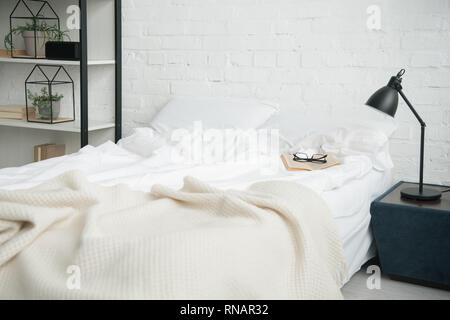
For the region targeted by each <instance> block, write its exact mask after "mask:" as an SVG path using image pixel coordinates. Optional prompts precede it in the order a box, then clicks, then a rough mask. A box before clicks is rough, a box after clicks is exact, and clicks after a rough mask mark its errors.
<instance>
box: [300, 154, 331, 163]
mask: <svg viewBox="0 0 450 320" xmlns="http://www.w3.org/2000/svg"><path fill="white" fill-rule="evenodd" d="M293 156H294V158H293V159H292V160H294V161H297V162H313V163H327V155H326V154H323V153H316V154H313V155H312V156H311V157H309V156H308V155H307V154H306V153H303V152H297V153H295V154H293Z"/></svg>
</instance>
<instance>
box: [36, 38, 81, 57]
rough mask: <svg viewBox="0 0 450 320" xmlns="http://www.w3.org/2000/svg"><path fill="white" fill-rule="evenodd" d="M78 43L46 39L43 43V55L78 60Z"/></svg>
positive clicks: (79, 55)
mask: <svg viewBox="0 0 450 320" xmlns="http://www.w3.org/2000/svg"><path fill="white" fill-rule="evenodd" d="M80 52H81V51H80V43H79V42H69V41H65V42H62V41H48V42H47V43H46V44H45V56H46V58H47V59H52V60H75V61H78V60H80V57H81V54H80Z"/></svg>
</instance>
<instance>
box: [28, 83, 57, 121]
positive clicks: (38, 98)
mask: <svg viewBox="0 0 450 320" xmlns="http://www.w3.org/2000/svg"><path fill="white" fill-rule="evenodd" d="M27 94H28V99H30V100H31V101H32V105H33V107H34V108H35V110H36V116H37V117H38V118H39V119H43V120H50V119H52V120H56V119H57V118H58V117H59V112H60V110H61V99H62V98H64V96H63V95H62V94H56V95H51V96H50V94H49V93H48V90H47V88H46V87H43V88H42V89H41V92H40V93H39V94H37V93H36V94H34V93H32V92H31V90H29V89H28V91H27Z"/></svg>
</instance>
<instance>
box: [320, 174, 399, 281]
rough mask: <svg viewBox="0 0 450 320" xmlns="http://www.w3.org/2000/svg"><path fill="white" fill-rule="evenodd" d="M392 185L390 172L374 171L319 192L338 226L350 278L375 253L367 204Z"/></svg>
mask: <svg viewBox="0 0 450 320" xmlns="http://www.w3.org/2000/svg"><path fill="white" fill-rule="evenodd" d="M391 185H392V177H391V172H390V171H384V172H380V171H375V170H373V171H371V172H370V173H369V174H367V175H366V176H364V177H363V178H362V179H357V180H354V181H351V182H349V183H348V184H346V185H345V186H342V187H341V188H338V189H335V190H331V191H329V192H326V193H324V194H323V195H322V197H323V199H324V200H325V202H327V204H328V206H329V208H330V210H331V211H332V214H333V217H334V218H335V221H336V224H337V226H338V229H339V234H340V236H341V239H342V244H343V247H344V254H345V260H346V262H347V266H348V270H349V276H350V277H351V276H352V275H353V274H355V273H356V272H358V271H359V270H360V269H361V266H362V265H363V264H364V263H366V262H367V261H368V260H370V259H371V258H373V257H374V256H375V246H374V242H373V237H372V232H371V229H370V204H371V202H372V201H373V200H374V199H375V198H377V197H378V196H379V195H380V194H382V193H383V192H384V191H385V190H387V189H388V188H389V187H390V186H391Z"/></svg>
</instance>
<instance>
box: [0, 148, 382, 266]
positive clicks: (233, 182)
mask: <svg viewBox="0 0 450 320" xmlns="http://www.w3.org/2000/svg"><path fill="white" fill-rule="evenodd" d="M169 154H170V147H169V146H163V147H161V148H159V150H158V152H157V153H156V154H154V155H153V156H151V157H142V156H139V155H137V154H135V153H132V152H129V151H127V150H125V149H124V148H121V147H119V146H117V145H115V144H113V143H111V142H107V143H105V144H103V145H101V146H99V147H97V148H94V147H91V146H88V147H85V148H83V149H82V150H81V151H80V152H78V153H76V154H72V155H68V156H64V157H60V158H55V159H50V160H47V161H42V162H39V163H33V164H30V165H27V166H23V167H18V168H7V169H2V170H0V189H8V190H17V189H26V188H30V187H33V186H36V185H38V184H40V183H42V182H44V181H46V180H48V179H50V178H53V177H56V176H58V175H60V174H62V173H64V172H67V171H71V170H81V171H82V172H84V173H86V174H87V176H88V179H89V181H90V182H96V183H99V184H101V185H116V184H119V183H124V184H127V185H128V186H130V187H131V188H133V189H135V190H142V191H149V190H150V188H151V187H152V186H153V185H154V184H164V185H167V186H169V187H171V188H180V187H181V186H182V183H183V178H184V177H185V176H187V175H189V176H192V177H194V178H197V179H199V180H201V181H203V182H206V183H208V184H211V185H213V186H215V187H219V188H233V189H239V190H242V189H244V188H246V187H248V186H249V185H251V184H252V183H254V182H258V181H267V180H274V179H276V180H283V181H293V182H296V183H300V184H303V185H305V186H308V187H310V188H312V189H313V190H315V191H316V192H317V193H318V194H319V195H321V196H322V197H323V199H324V200H325V201H326V202H327V203H328V205H329V207H330V209H331V211H332V213H333V216H334V218H335V219H336V222H337V224H338V228H339V232H340V234H341V237H342V239H343V243H344V251H345V257H346V261H347V264H348V267H349V271H350V274H353V273H354V272H356V271H358V270H359V268H360V267H361V265H362V264H363V263H365V262H366V261H367V260H368V259H369V258H370V257H372V256H373V253H372V252H371V251H370V250H369V248H370V246H371V243H372V236H371V234H370V230H369V222H370V214H369V206H370V202H371V201H372V200H373V199H374V198H375V197H376V196H378V195H379V194H381V193H382V192H383V191H384V190H385V189H386V188H387V186H389V185H390V183H391V176H390V170H388V169H386V170H384V171H377V170H375V169H374V168H373V167H374V166H373V162H372V161H371V159H370V157H367V156H365V155H353V156H348V157H345V158H343V159H342V162H343V164H342V165H341V166H336V167H332V168H329V169H326V170H323V171H314V172H288V171H286V170H284V168H283V167H282V163H281V161H280V163H279V165H280V170H278V172H277V173H275V174H272V175H267V174H262V173H261V170H260V169H259V168H256V167H255V165H252V164H213V165H186V164H182V163H181V164H173V163H171V162H170V161H169V159H168V157H169Z"/></svg>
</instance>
